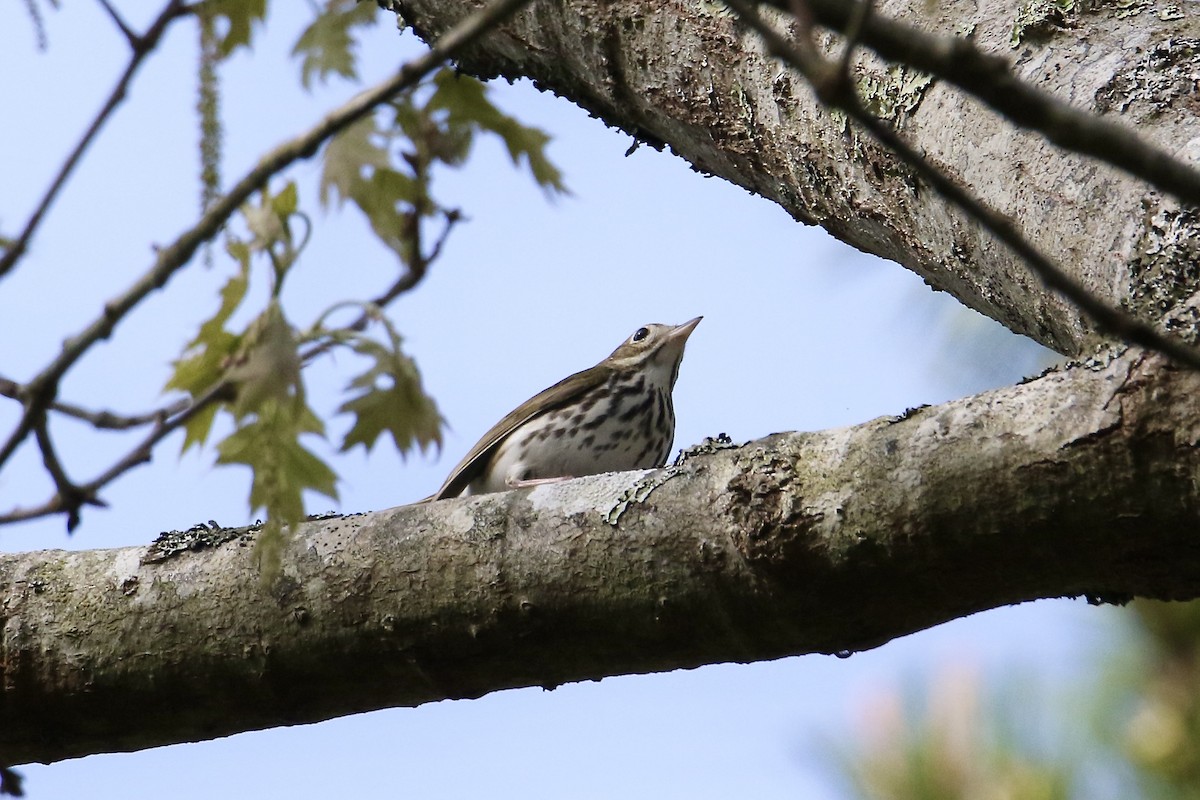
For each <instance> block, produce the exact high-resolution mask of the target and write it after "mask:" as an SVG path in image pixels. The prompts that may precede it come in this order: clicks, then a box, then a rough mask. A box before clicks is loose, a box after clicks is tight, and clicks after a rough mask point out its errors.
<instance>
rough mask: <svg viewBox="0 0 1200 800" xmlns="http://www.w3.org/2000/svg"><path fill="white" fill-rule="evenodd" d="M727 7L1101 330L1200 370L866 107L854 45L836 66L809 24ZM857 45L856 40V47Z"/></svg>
mask: <svg viewBox="0 0 1200 800" xmlns="http://www.w3.org/2000/svg"><path fill="white" fill-rule="evenodd" d="M808 2H809V0H793V8H795V9H796V14H797V17H798V18H801V19H802V21H805V22H806V21H807V20H806V19H804V18H805V17H806V16H807V12H808V11H809V10H810V9H809V7H808V6H807V3H808ZM725 3H726V5H728V6H729V7H730V8H732V9H734V10H735V11H737V12H738V14H739V15H741V18H742V19H743V20H744V21H745V22H746V23H747V24H748V25H750V27H752V28H753V29H754V30H755V31H757V32H758V34H759V35H760V36H762V37H763V41H764V42H766V43H767V46H768V48H769V49H770V51H771V52H772V53H774V54H775V55H776V56H777V57H778V58H779V59H781V60H782V61H784V62H785V63H787V64H789V65H791V66H792V67H795V68H796V69H797V70H799V71H800V72H801V73H802V74H803V75H804V77H805V78H807V79H808V81H809V83H811V84H812V85H813V88H814V89H815V90H816V92H817V96H818V97H820V98H821V102H823V103H825V104H826V105H828V106H830V107H832V108H836V109H839V110H841V111H843V112H845V113H846V115H847V116H849V117H850V118H851V119H853V120H854V121H855V122H856V123H858V124H859V125H861V126H862V127H863V128H865V129H866V130H867V131H869V132H870V134H871V135H872V136H874V137H875V138H876V139H877V140H878V141H879V142H880V143H882V144H883V145H884V146H885V147H887V148H889V149H890V150H892V151H893V152H894V153H896V154H897V155H899V156H900V158H901V159H902V160H903V161H904V162H905V163H906V164H908V165H909V166H911V167H913V169H915V170H916V172H917V174H918V175H920V176H921V178H922V179H924V180H925V181H927V182H928V183H929V184H930V185H931V186H933V188H934V189H935V190H936V191H937V192H938V193H939V194H941V195H942V196H943V197H945V198H947V199H948V200H950V201H951V202H952V203H954V204H955V205H956V206H958V207H959V208H961V209H962V210H963V211H965V212H966V213H967V214H968V215H969V216H970V217H971V218H972V219H974V220H975V221H976V222H978V223H979V224H980V225H982V226H983V227H984V228H985V229H986V230H988V231H989V232H990V233H991V234H992V235H993V236H995V237H996V238H997V239H999V240H1000V241H1002V242H1004V243H1005V244H1006V245H1008V246H1009V247H1010V248H1012V250H1013V252H1014V253H1016V254H1017V255H1018V256H1020V257H1021V258H1022V259H1023V260H1024V261H1025V263H1026V264H1028V265H1029V268H1030V269H1032V270H1033V271H1034V273H1036V274H1037V276H1038V277H1039V278H1041V279H1042V281H1043V282H1044V283H1045V284H1046V286H1047V287H1049V288H1050V289H1053V290H1054V291H1056V292H1058V293H1059V294H1061V295H1062V296H1063V297H1065V298H1066V299H1067V300H1069V301H1070V302H1071V303H1073V304H1074V305H1075V307H1076V308H1078V309H1080V310H1081V311H1082V312H1083V313H1084V314H1086V315H1087V316H1088V317H1089V318H1091V320H1092V321H1093V322H1095V323H1096V324H1097V326H1098V327H1099V328H1100V329H1102V330H1105V331H1107V332H1108V333H1111V334H1113V335H1114V336H1117V337H1118V338H1120V339H1122V340H1123V341H1125V342H1128V343H1131V344H1136V345H1140V346H1142V347H1148V348H1150V349H1153V350H1157V351H1159V352H1160V353H1163V354H1164V355H1167V356H1169V357H1171V358H1172V359H1173V360H1175V361H1176V362H1177V363H1178V364H1180V365H1186V366H1189V367H1191V368H1192V369H1200V352H1198V351H1196V350H1195V349H1193V348H1191V347H1188V346H1187V345H1185V344H1183V343H1182V342H1180V341H1178V340H1177V339H1174V338H1172V337H1170V336H1167V335H1165V334H1162V333H1159V332H1158V331H1157V330H1155V329H1154V328H1153V327H1152V326H1150V325H1148V324H1146V323H1144V322H1142V321H1141V320H1139V319H1136V318H1135V317H1133V316H1131V315H1129V314H1127V313H1125V312H1124V311H1122V310H1120V309H1119V308H1115V307H1113V306H1110V305H1108V304H1106V303H1104V302H1103V301H1102V300H1100V299H1099V298H1098V297H1096V296H1095V295H1093V294H1092V293H1091V292H1089V291H1088V290H1087V289H1086V288H1084V287H1083V285H1082V284H1080V283H1079V282H1078V281H1076V280H1074V279H1073V278H1072V277H1071V276H1070V275H1068V274H1067V273H1066V271H1065V270H1063V269H1062V268H1061V267H1059V266H1058V265H1057V264H1055V263H1054V262H1053V261H1052V260H1051V259H1050V258H1048V257H1047V256H1046V255H1045V254H1044V253H1042V252H1041V250H1039V249H1038V248H1037V247H1035V246H1034V245H1033V243H1032V242H1030V241H1029V240H1028V239H1026V238H1025V237H1024V236H1022V235H1021V232H1020V231H1019V230H1017V227H1016V226H1015V225H1014V224H1013V222H1012V220H1011V219H1009V218H1008V217H1006V216H1004V215H1003V214H1000V213H997V212H996V211H995V210H993V209H991V208H989V207H988V206H987V205H986V204H984V203H983V202H981V201H980V200H979V199H978V198H977V197H975V196H974V195H973V194H971V192H970V191H968V190H967V189H966V188H965V187H963V186H961V185H960V184H959V183H958V182H957V181H955V180H954V179H952V178H950V177H949V176H948V175H946V174H945V173H944V172H942V171H941V170H940V169H938V168H937V167H935V166H933V165H932V164H931V163H929V160H928V159H926V158H925V157H924V156H922V155H921V154H920V153H918V152H917V151H916V150H915V149H914V148H913V147H912V146H911V145H909V144H908V142H906V141H904V139H903V138H901V137H900V136H899V135H898V134H897V133H896V131H894V130H893V129H892V128H891V127H889V126H888V125H887V124H885V123H883V122H881V121H880V120H878V119H876V118H875V117H874V116H873V115H871V114H870V113H869V112H868V111H867V110H866V109H865V108H864V107H863V105H862V101H861V99H860V98H859V96H858V90H857V88H856V87H855V85H854V82H853V80H852V79H851V76H850V73H849V70H848V64H849V61H848V59H849V56H850V49H851V47H850V44H848V45H847V48H846V52H845V53H844V54H843V58H842V60H841V61H840V62H839V63H838V64H835V63H833V62H830V61H827V60H826V59H825V58H824V57H823V56H821V55H820V53H819V52H818V51H817V48H816V45H815V43H814V42H813V41H812V40H811V39H810V38H809V36H810V33H811V31H810V30H808V27H809V26H808V25H804V24H802V25H801V26H800V27H801V34H800V36H798V37H797V38H796V39H795V40H794V41H789V40H787V39H785V38H784V37H783V36H782V35H780V34H779V33H778V32H777V31H775V30H774V29H773V28H772V27H771V26H770V25H768V24H767V23H766V22H765V21H764V20H763V19H762V18H761V17H760V16H759V15H758V12H757V11H756V5H757V3H755V2H752V0H725ZM859 10H860V12H861V15H860V16H859V17H856V18H855V19H854V20H852V21H851V29H852V30H853V31H854V33H855V36H857V35H858V34H860V33H861V32H862V30H864V29H865V28H866V27H868V26H869V25H870V23H871V20H872V19H873V17H872V16H871V15H870V14H869V10H870V5H869V0H868V2H867V3H860V4H859ZM853 41H854V38H853V37H852V38H851V42H853Z"/></svg>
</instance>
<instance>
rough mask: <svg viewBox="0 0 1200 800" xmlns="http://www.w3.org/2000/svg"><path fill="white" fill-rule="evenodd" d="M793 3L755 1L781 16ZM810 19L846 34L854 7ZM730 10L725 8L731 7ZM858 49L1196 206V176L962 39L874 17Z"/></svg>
mask: <svg viewBox="0 0 1200 800" xmlns="http://www.w3.org/2000/svg"><path fill="white" fill-rule="evenodd" d="M792 1H793V0H755V2H753V3H747V2H744V0H743V1H742V2H740V3H739V5H741V6H742V7H750V6H758V5H759V4H760V2H761V4H763V5H769V6H773V7H775V8H778V9H780V10H783V11H788V10H789V9H790V6H791V3H792ZM806 4H807V6H808V8H809V9H810V11H811V13H812V16H813V18H814V19H815V20H816V21H817V22H818V23H819V24H821V25H824V26H825V27H827V28H831V29H833V30H836V31H842V32H845V31H847V30H849V28H850V26H851V24H852V20H853V19H854V18H855V16H856V15H857V14H859V13H860V7H861V2H856V0H806ZM732 5H733V4H732V3H731V4H730V6H731V7H732ZM858 39H859V41H860V42H861V43H862V44H864V45H866V46H867V47H870V48H871V49H872V50H874V51H875V52H876V53H878V54H879V55H880V56H882V57H883V58H885V59H887V60H889V61H897V62H901V63H905V64H909V65H911V66H913V67H916V68H917V69H920V70H924V71H925V72H928V73H930V74H931V75H935V76H937V77H938V78H940V79H942V80H944V81H946V82H948V83H952V84H954V85H955V86H957V87H959V88H960V89H963V90H964V91H966V92H968V93H969V94H972V95H974V96H975V97H976V98H978V99H979V100H981V101H982V102H983V103H984V104H986V105H987V106H989V107H990V108H992V109H994V110H995V111H997V112H999V113H1000V114H1002V115H1003V116H1004V117H1005V118H1006V119H1008V120H1009V121H1010V122H1012V123H1013V124H1014V125H1017V126H1019V127H1022V128H1027V129H1029V130H1033V131H1037V132H1038V133H1040V134H1041V135H1042V136H1044V137H1045V138H1046V139H1047V140H1048V141H1050V142H1052V143H1053V144H1056V145H1058V146H1059V147H1061V148H1063V149H1065V150H1070V151H1072V152H1075V153H1080V154H1082V155H1085V156H1090V157H1092V158H1095V159H1099V160H1100V161H1104V162H1106V163H1108V164H1112V165H1113V166H1115V167H1118V168H1119V169H1122V170H1124V171H1125V172H1128V173H1129V174H1130V175H1133V176H1134V177H1137V178H1140V179H1141V180H1144V181H1146V183H1148V184H1150V185H1151V186H1154V187H1156V188H1158V189H1160V190H1162V191H1164V192H1167V193H1169V194H1172V195H1174V196H1175V197H1177V198H1178V199H1180V200H1182V201H1183V202H1185V203H1190V204H1193V205H1200V170H1197V169H1196V167H1195V166H1194V165H1192V164H1190V163H1188V162H1186V161H1181V160H1180V159H1178V158H1175V157H1174V156H1172V155H1171V154H1170V153H1167V152H1166V151H1165V150H1162V149H1160V148H1158V147H1155V146H1154V145H1153V144H1150V143H1149V142H1146V141H1143V140H1142V139H1141V138H1140V137H1139V136H1138V135H1137V134H1136V133H1135V132H1134V131H1132V130H1131V129H1130V128H1128V127H1126V126H1125V125H1123V124H1121V123H1119V122H1117V121H1115V120H1111V119H1105V118H1103V117H1097V116H1095V115H1093V114H1089V113H1087V112H1086V111H1082V110H1080V109H1077V108H1074V107H1072V106H1070V105H1068V104H1067V103H1064V102H1062V101H1061V100H1059V99H1058V98H1057V97H1055V96H1054V95H1052V94H1050V93H1048V92H1044V91H1042V90H1041V89H1037V88H1035V87H1033V86H1030V85H1029V84H1027V83H1025V82H1024V81H1021V80H1020V79H1019V78H1017V77H1016V76H1015V75H1013V74H1012V69H1011V65H1010V64H1009V62H1008V59H1006V58H1004V57H1002V56H998V55H993V54H991V53H985V52H983V51H982V50H980V49H979V48H977V47H976V46H975V45H974V44H973V43H972V42H971V41H970V40H969V39H966V38H963V37H953V36H936V35H933V34H929V33H926V32H924V31H922V30H920V29H918V28H915V27H913V26H911V25H906V24H905V23H903V22H899V21H897V20H894V19H888V18H887V17H882V16H879V15H873V16H871V17H870V18H869V19H867V20H866V21H865V22H864V24H863V26H862V31H861V34H860V35H859V37H858Z"/></svg>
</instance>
